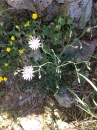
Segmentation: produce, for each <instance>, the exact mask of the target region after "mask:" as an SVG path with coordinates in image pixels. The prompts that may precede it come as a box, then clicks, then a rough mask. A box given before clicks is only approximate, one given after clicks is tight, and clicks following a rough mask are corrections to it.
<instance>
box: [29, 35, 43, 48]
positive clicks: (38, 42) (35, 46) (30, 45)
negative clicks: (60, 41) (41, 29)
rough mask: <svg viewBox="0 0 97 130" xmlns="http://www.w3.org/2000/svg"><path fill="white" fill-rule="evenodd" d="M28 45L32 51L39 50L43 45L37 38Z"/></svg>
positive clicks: (32, 39)
mask: <svg viewBox="0 0 97 130" xmlns="http://www.w3.org/2000/svg"><path fill="white" fill-rule="evenodd" d="M28 44H29V47H30V48H31V49H32V50H37V49H38V48H39V47H40V45H41V43H40V40H39V39H38V37H35V36H34V37H32V38H31V39H30V40H29V42H28Z"/></svg>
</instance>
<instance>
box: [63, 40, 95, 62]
mask: <svg viewBox="0 0 97 130" xmlns="http://www.w3.org/2000/svg"><path fill="white" fill-rule="evenodd" d="M96 47H97V43H92V44H89V43H87V42H84V41H78V42H75V43H74V44H73V45H72V46H70V47H69V48H67V49H66V51H65V54H67V53H69V54H71V55H72V58H73V59H74V60H75V61H77V62H82V61H90V59H91V55H92V54H93V52H94V51H95V48H96Z"/></svg>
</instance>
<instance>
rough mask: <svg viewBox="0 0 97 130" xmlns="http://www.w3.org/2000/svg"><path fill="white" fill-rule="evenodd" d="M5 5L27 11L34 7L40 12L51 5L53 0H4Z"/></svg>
mask: <svg viewBox="0 0 97 130" xmlns="http://www.w3.org/2000/svg"><path fill="white" fill-rule="evenodd" d="M6 1H7V3H8V4H9V5H10V6H12V7H14V8H17V9H21V8H22V9H28V10H33V9H32V6H31V5H33V6H35V8H36V10H38V11H42V10H44V9H45V8H46V7H48V5H50V4H51V3H52V1H53V0H37V1H36V0H6Z"/></svg>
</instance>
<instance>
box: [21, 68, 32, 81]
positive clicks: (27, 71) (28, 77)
mask: <svg viewBox="0 0 97 130" xmlns="http://www.w3.org/2000/svg"><path fill="white" fill-rule="evenodd" d="M22 71H23V72H22V74H23V75H22V77H23V78H24V79H25V80H29V81H30V80H31V79H32V78H33V77H34V75H33V73H34V71H33V67H32V66H25V67H23V70H22Z"/></svg>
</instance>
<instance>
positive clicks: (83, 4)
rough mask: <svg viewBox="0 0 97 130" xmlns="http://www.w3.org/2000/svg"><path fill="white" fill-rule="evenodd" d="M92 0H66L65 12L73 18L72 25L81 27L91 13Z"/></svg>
mask: <svg viewBox="0 0 97 130" xmlns="http://www.w3.org/2000/svg"><path fill="white" fill-rule="evenodd" d="M92 4H93V1H92V0H73V1H71V0H68V9H67V13H68V14H69V15H70V16H71V18H72V19H73V25H74V26H75V27H79V28H81V29H83V28H84V27H85V25H86V23H87V22H88V21H89V19H90V17H91V14H92Z"/></svg>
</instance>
